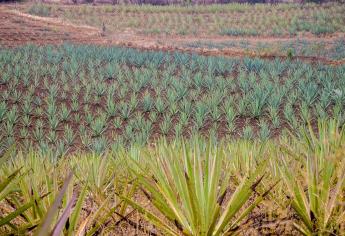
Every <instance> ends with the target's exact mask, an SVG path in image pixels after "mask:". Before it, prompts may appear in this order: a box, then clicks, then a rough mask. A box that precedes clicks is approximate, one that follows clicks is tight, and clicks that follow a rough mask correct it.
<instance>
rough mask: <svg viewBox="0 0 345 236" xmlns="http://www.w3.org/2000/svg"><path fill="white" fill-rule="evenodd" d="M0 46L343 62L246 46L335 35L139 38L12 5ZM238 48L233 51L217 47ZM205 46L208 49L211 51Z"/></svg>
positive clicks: (5, 9)
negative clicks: (63, 46)
mask: <svg viewBox="0 0 345 236" xmlns="http://www.w3.org/2000/svg"><path fill="white" fill-rule="evenodd" d="M0 19H1V22H2V23H1V25H0V45H1V46H5V47H16V46H18V45H24V44H31V43H32V44H38V45H47V44H62V43H66V42H70V43H77V44H100V45H119V46H125V47H131V48H137V49H143V50H162V51H182V52H189V53H197V54H202V55H206V56H226V57H228V56H230V57H245V56H246V57H259V58H266V59H274V58H281V59H299V60H305V61H310V62H321V63H324V64H334V65H338V64H343V63H344V62H345V60H344V58H340V59H337V60H335V59H333V58H329V57H327V56H325V55H318V56H305V55H299V54H296V55H292V56H291V57H289V55H287V53H286V52H285V51H283V52H280V51H273V50H268V51H267V50H266V51H265V50H252V49H248V47H247V46H245V47H243V46H241V45H242V43H243V42H245V43H246V44H247V45H260V44H264V43H265V44H271V45H274V44H282V43H288V42H290V41H293V40H304V41H306V42H309V43H310V44H313V43H318V42H323V43H325V44H328V43H331V42H333V41H334V40H338V39H344V34H342V33H337V34H333V35H331V36H327V37H322V38H320V37H316V36H311V35H310V36H307V37H304V38H300V37H299V38H295V37H267V36H266V37H265V36H256V37H248V36H247V37H235V36H201V35H196V36H181V35H142V34H138V33H135V32H134V31H132V30H131V29H128V30H125V31H122V32H117V33H112V32H108V31H104V29H98V28H96V27H92V26H88V25H77V24H73V23H70V22H69V21H67V20H65V19H60V18H56V17H55V18H53V17H39V16H33V15H29V14H26V13H23V12H20V11H18V10H14V8H13V6H12V5H2V6H0ZM229 42H230V43H231V44H236V43H237V44H238V45H237V46H233V47H226V46H221V47H220V46H219V45H227V44H229ZM205 45H212V46H211V47H209V46H205Z"/></svg>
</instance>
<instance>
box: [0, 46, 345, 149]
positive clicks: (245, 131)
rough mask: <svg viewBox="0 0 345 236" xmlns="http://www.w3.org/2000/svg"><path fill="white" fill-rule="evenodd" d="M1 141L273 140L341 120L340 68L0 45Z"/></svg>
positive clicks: (66, 145)
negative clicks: (321, 122)
mask: <svg viewBox="0 0 345 236" xmlns="http://www.w3.org/2000/svg"><path fill="white" fill-rule="evenodd" d="M0 62H1V63H0V64H1V67H2V68H1V71H2V74H1V80H0V82H1V83H0V84H1V86H0V89H1V102H0V122H1V123H0V127H1V130H2V134H1V137H0V140H1V144H2V145H3V146H10V145H11V144H13V143H19V144H20V145H21V146H22V147H23V148H24V149H29V148H30V147H39V149H41V150H43V151H44V150H46V151H47V152H48V151H49V150H50V149H54V150H56V151H57V152H55V153H59V155H64V154H66V153H67V152H69V151H74V150H76V149H78V150H86V151H89V150H91V151H95V152H97V153H101V152H103V151H105V150H106V149H107V148H111V149H114V150H116V148H117V147H119V146H123V145H125V146H127V145H130V144H131V143H136V144H138V145H145V144H147V143H150V142H153V141H154V140H156V139H159V138H160V137H167V138H168V140H171V139H180V138H181V137H191V136H195V135H204V136H206V137H209V136H214V137H217V138H219V139H223V138H224V139H232V138H244V139H253V138H260V139H261V140H266V139H268V138H270V137H276V136H277V135H279V134H281V133H283V132H284V131H285V130H286V131H287V130H289V131H291V132H294V131H296V130H298V129H299V127H300V126H305V125H306V124H308V122H310V123H311V124H312V125H313V124H315V121H316V120H318V119H327V118H328V117H337V118H338V119H339V120H340V121H341V122H343V121H344V118H345V117H344V116H345V114H344V110H343V108H344V104H345V80H344V77H343V76H344V74H345V67H344V66H338V67H333V66H324V65H310V64H305V63H302V62H298V61H297V62H291V61H280V60H275V61H264V60H260V59H243V60H236V59H225V58H212V57H201V56H196V55H188V54H181V53H173V54H167V53H163V52H140V51H137V50H133V49H124V48H100V47H94V46H72V45H64V46H60V47H57V48H55V47H41V48H38V47H34V46H27V47H23V48H19V49H16V50H6V49H4V50H2V51H1V57H0Z"/></svg>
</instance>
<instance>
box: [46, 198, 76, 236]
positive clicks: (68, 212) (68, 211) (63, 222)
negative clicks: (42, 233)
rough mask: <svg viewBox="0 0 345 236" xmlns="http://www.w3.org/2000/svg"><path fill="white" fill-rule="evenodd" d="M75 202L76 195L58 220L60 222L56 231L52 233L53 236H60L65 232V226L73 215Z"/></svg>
mask: <svg viewBox="0 0 345 236" xmlns="http://www.w3.org/2000/svg"><path fill="white" fill-rule="evenodd" d="M75 200H76V195H73V197H72V198H71V200H70V201H69V202H68V204H67V206H66V208H65V210H64V212H63V213H62V215H61V217H60V219H59V220H58V222H57V223H56V225H55V226H54V229H53V231H52V233H51V235H52V236H59V235H60V234H61V232H62V231H63V229H64V226H65V225H66V222H67V220H68V218H69V217H70V215H71V213H72V207H73V205H74V203H75ZM70 228H71V227H70Z"/></svg>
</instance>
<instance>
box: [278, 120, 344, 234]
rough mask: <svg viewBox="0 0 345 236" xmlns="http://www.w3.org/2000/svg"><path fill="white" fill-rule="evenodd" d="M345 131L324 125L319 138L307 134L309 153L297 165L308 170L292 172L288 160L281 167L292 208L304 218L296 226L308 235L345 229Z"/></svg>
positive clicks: (339, 232) (335, 126)
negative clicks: (344, 202) (344, 157)
mask: <svg viewBox="0 0 345 236" xmlns="http://www.w3.org/2000/svg"><path fill="white" fill-rule="evenodd" d="M344 131H345V130H344V129H342V130H339V129H338V122H335V121H331V122H330V123H328V124H327V123H326V122H320V123H319V136H318V137H317V136H316V134H315V133H314V131H313V130H312V128H311V127H310V128H309V131H308V132H306V131H304V132H303V133H304V136H303V137H304V140H305V142H304V143H306V144H308V146H307V151H306V152H307V153H306V155H305V158H303V157H301V158H300V159H299V160H298V161H297V164H296V166H306V168H303V169H298V168H297V167H296V168H292V167H291V163H287V161H285V160H284V161H283V163H282V164H281V166H280V172H281V175H282V177H283V180H284V182H285V184H286V186H287V190H288V194H289V197H290V199H291V206H292V208H293V209H294V210H295V211H296V213H297V215H298V216H299V217H300V218H301V221H300V222H298V223H295V226H296V228H297V229H298V230H299V231H300V232H301V233H302V234H304V235H329V234H332V235H333V234H334V235H340V234H341V232H342V230H343V229H344V227H345V223H344V219H345V206H344V204H343V203H342V201H343V199H344V183H345V172H344V168H345V161H344V159H343V156H344V154H345V153H344V137H345V132H344Z"/></svg>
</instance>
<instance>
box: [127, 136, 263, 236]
mask: <svg viewBox="0 0 345 236" xmlns="http://www.w3.org/2000/svg"><path fill="white" fill-rule="evenodd" d="M201 146H202V144H201V143H200V142H199V141H195V143H194V144H192V145H191V146H187V145H185V144H183V143H182V144H180V145H176V147H168V146H167V145H166V144H163V145H162V144H161V145H158V155H157V157H156V156H155V157H151V156H143V157H141V160H144V161H145V164H146V165H147V166H148V169H146V168H143V166H145V165H142V164H139V163H137V162H136V161H134V160H133V164H132V165H131V167H130V168H131V171H132V172H133V173H134V175H135V176H136V177H137V179H138V182H139V184H141V186H142V189H143V191H144V194H145V195H146V197H147V198H148V199H149V200H150V201H151V203H152V204H153V205H154V206H155V207H156V209H157V210H158V211H159V212H160V213H161V214H163V215H164V216H165V217H166V219H167V220H168V221H170V222H167V221H166V220H162V218H161V215H160V216H158V215H156V214H154V213H152V212H151V211H149V210H148V209H146V208H145V207H144V206H141V205H140V204H138V203H136V202H135V201H133V200H131V199H129V198H127V197H124V196H122V197H121V198H122V199H123V200H124V201H125V202H127V203H128V204H130V205H131V206H132V207H134V208H136V209H137V210H138V211H139V212H140V213H142V214H143V216H144V217H145V218H146V219H147V220H149V221H150V222H152V223H153V224H154V225H156V226H157V227H159V228H160V229H161V230H163V231H164V232H165V233H166V235H181V234H183V235H193V236H195V235H197V236H198V235H225V234H232V233H235V232H236V231H237V230H238V229H240V228H241V227H239V226H240V223H241V221H242V220H243V219H244V218H245V217H246V216H248V214H249V213H250V212H251V211H252V210H253V209H254V208H255V207H256V206H257V205H258V204H259V203H260V201H261V200H262V199H263V198H264V196H265V195H266V194H267V193H268V192H265V193H263V194H261V195H259V196H257V197H256V198H253V201H252V202H250V203H249V199H250V198H251V197H252V196H253V195H254V191H255V189H256V187H257V186H258V185H259V183H260V181H261V180H262V176H263V170H264V167H265V163H264V162H262V163H261V164H259V165H258V166H257V168H256V169H255V170H254V171H253V172H251V173H248V172H247V173H245V176H244V177H243V178H242V180H240V184H239V185H238V186H229V182H230V171H226V170H224V169H223V168H224V166H226V165H224V164H225V163H226V162H228V161H229V160H228V159H227V156H226V155H225V154H224V153H222V152H218V151H216V150H214V148H212V145H211V144H210V145H208V146H207V147H205V149H202V148H201ZM201 149H202V150H201ZM230 188H231V189H232V190H234V192H233V193H232V194H231V196H230V198H229V200H228V201H226V200H225V199H227V197H226V196H228V195H230V194H229V192H230ZM244 205H246V206H244ZM172 225H175V226H176V227H172Z"/></svg>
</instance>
